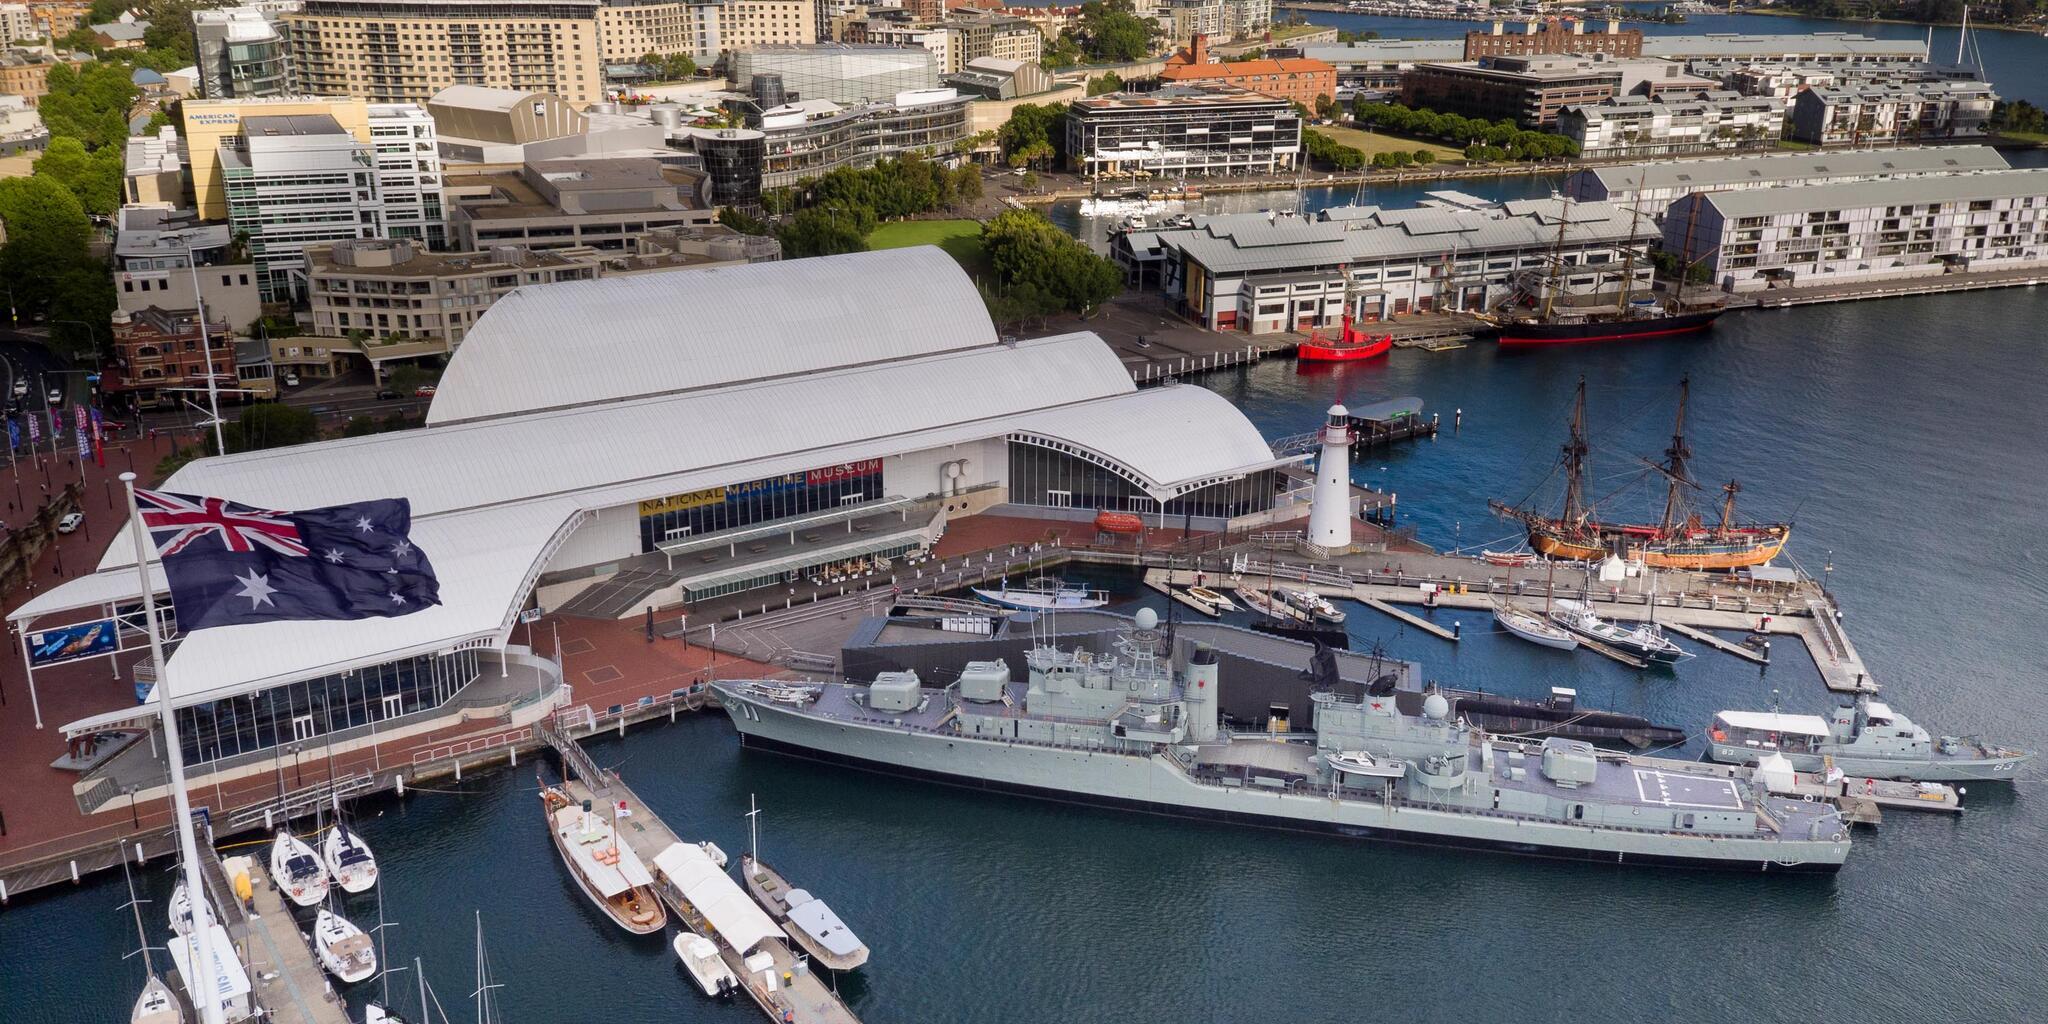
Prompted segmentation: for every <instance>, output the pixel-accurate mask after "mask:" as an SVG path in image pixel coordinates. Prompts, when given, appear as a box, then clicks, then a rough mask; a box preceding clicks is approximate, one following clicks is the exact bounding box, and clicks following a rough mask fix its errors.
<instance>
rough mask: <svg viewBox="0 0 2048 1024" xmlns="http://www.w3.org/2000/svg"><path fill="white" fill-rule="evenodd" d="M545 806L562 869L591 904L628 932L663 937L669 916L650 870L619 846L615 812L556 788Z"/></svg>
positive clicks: (544, 794)
mask: <svg viewBox="0 0 2048 1024" xmlns="http://www.w3.org/2000/svg"><path fill="white" fill-rule="evenodd" d="M541 806H542V808H543V809H544V810H545V812H546V816H547V822H548V834H549V836H551V837H552V838H553V840H554V843H555V852H556V853H558V854H560V855H561V858H562V866H563V867H565V868H567V869H568V870H569V876H570V877H571V878H573V879H575V880H576V885H577V888H580V889H582V890H583V895H584V896H585V897H587V898H589V900H590V902H591V904H592V905H593V906H595V907H597V908H598V909H599V910H601V911H603V912H604V914H605V916H606V917H609V918H611V920H612V923H614V924H616V925H618V926H619V927H620V928H623V929H625V930H626V931H627V932H630V933H632V934H634V935H659V934H661V931H662V928H663V927H664V926H665V925H667V923H668V912H667V911H666V910H664V909H662V905H661V900H660V899H658V898H656V896H655V894H654V890H653V885H654V878H653V876H652V875H650V874H648V872H647V867H646V865H644V864H642V863H641V861H640V857H639V855H638V854H636V853H634V852H633V848H632V847H631V846H629V845H627V844H625V843H621V842H619V834H618V829H617V827H616V826H615V825H614V824H613V823H612V822H611V820H610V817H611V809H610V808H604V809H601V810H596V811H593V810H591V809H590V807H589V806H588V804H587V803H586V804H582V805H579V804H577V803H576V802H575V801H573V800H571V799H570V798H569V797H568V796H567V795H566V794H564V793H563V792H562V791H561V790H559V789H556V788H554V787H551V786H550V787H544V788H543V789H542V790H541Z"/></svg>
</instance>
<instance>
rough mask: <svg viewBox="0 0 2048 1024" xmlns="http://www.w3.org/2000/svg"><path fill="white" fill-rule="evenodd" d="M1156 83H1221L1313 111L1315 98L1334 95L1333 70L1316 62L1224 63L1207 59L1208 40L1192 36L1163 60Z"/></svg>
mask: <svg viewBox="0 0 2048 1024" xmlns="http://www.w3.org/2000/svg"><path fill="white" fill-rule="evenodd" d="M1159 80H1160V81H1162V82H1166V83H1168V84H1181V85H1185V84H1190V83H1194V82H1223V83H1225V84H1228V85H1234V86H1237V87H1238V88H1240V89H1249V90H1251V91H1252V92H1255V93H1259V94H1260V95H1263V96H1271V97H1273V98H1274V99H1279V100H1293V101H1294V102H1296V103H1299V104H1301V105H1302V106H1304V107H1308V108H1310V109H1314V108H1315V105H1316V98H1317V97H1319V96H1330V97H1335V96H1336V95H1337V69H1336V68H1335V67H1334V66H1332V65H1329V64H1325V63H1323V62H1322V61H1319V60H1309V59H1308V58H1306V57H1293V58H1289V59H1286V60H1268V59H1265V58H1259V59H1257V60H1239V61H1224V62H1221V63H1217V62H1214V61H1212V59H1211V58H1210V56H1209V37H1208V36H1206V35H1202V34H1199V33H1198V34H1196V36H1195V37H1194V39H1193V40H1192V41H1190V42H1189V43H1188V48H1187V49H1185V50H1182V51H1180V52H1178V53H1175V54H1174V55H1173V56H1171V57H1168V58H1167V59H1166V70H1164V71H1161V72H1160V73H1159Z"/></svg>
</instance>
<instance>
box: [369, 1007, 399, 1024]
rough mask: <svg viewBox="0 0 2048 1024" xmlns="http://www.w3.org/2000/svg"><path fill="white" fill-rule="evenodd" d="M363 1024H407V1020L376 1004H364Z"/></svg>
mask: <svg viewBox="0 0 2048 1024" xmlns="http://www.w3.org/2000/svg"><path fill="white" fill-rule="evenodd" d="M363 1024H405V1018H404V1017H400V1016H399V1015H398V1014H395V1013H392V1012H391V1011H390V1010H387V1009H385V1008H384V1007H382V1006H379V1005H378V1004H376V1003H365V1004H363Z"/></svg>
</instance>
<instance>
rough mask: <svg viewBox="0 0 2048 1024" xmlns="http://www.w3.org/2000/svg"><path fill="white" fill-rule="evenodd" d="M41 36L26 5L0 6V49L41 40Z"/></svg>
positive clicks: (39, 29)
mask: <svg viewBox="0 0 2048 1024" xmlns="http://www.w3.org/2000/svg"><path fill="white" fill-rule="evenodd" d="M42 35H43V30H42V28H41V27H40V26H38V25H37V24H36V19H35V17H34V16H33V15H31V14H30V13H29V9H28V5H27V4H0V47H4V46H6V45H7V44H8V43H25V42H29V41H31V40H37V39H41V38H42Z"/></svg>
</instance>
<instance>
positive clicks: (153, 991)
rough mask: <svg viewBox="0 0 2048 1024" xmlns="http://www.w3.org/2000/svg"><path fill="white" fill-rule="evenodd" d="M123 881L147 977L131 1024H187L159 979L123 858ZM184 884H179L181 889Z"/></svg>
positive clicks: (169, 991) (137, 1000) (182, 1009)
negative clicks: (132, 912) (126, 886)
mask: <svg viewBox="0 0 2048 1024" xmlns="http://www.w3.org/2000/svg"><path fill="white" fill-rule="evenodd" d="M121 878H122V880H123V881H125V882H127V883H128V907H129V909H131V910H132V911H134V913H135V938H136V940H137V941H139V942H141V943H142V946H141V948H140V949H138V950H137V951H136V952H139V953H141V954H142V969H143V971H144V973H145V974H146V975H147V976H148V980H146V981H144V982H143V983H142V993H141V994H140V995H137V996H136V997H135V1007H134V1009H132V1010H130V1011H129V1013H128V1024H185V1010H184V1008H183V1007H182V1006H180V1005H178V998H177V997H176V996H174V995H172V994H171V987H170V986H169V985H166V984H164V980H163V979H162V978H159V977H157V973H156V964H155V963H154V962H152V961H151V959H150V956H149V934H148V933H147V932H145V931H144V930H143V928H142V901H140V900H138V899H136V898H135V879H134V878H133V877H132V876H130V875H129V874H128V858H126V857H123V858H121ZM184 884H185V883H183V882H179V883H178V885H179V887H180V888H183V887H184ZM175 916H176V915H173V917H174V918H175ZM181 934H182V933H181ZM129 955H130V956H133V955H134V954H132V953H131V954H129Z"/></svg>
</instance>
